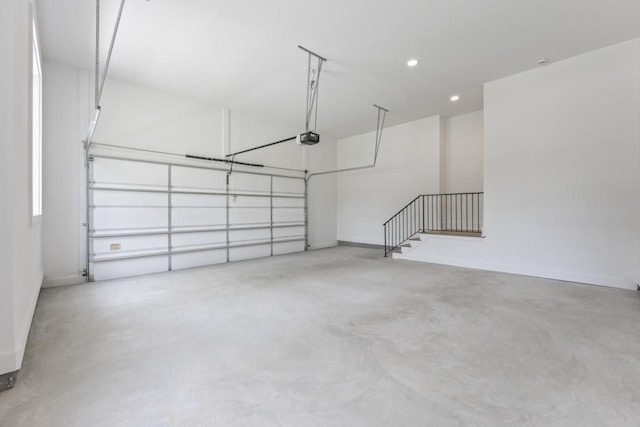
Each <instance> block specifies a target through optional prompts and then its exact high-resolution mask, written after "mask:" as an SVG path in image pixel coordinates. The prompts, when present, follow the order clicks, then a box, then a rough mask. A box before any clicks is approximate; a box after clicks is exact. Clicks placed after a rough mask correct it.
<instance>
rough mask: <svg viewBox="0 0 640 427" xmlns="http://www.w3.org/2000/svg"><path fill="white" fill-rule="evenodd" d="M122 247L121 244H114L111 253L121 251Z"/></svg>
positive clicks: (110, 246) (111, 246)
mask: <svg viewBox="0 0 640 427" xmlns="http://www.w3.org/2000/svg"><path fill="white" fill-rule="evenodd" d="M121 247H122V245H121V244H120V243H112V244H111V245H109V250H111V251H119V250H120V248H121Z"/></svg>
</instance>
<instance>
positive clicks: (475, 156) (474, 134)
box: [442, 111, 484, 193]
mask: <svg viewBox="0 0 640 427" xmlns="http://www.w3.org/2000/svg"><path fill="white" fill-rule="evenodd" d="M443 133H444V140H445V144H444V150H443V153H442V160H443V161H442V167H443V171H444V177H443V182H442V192H443V193H471V192H480V191H482V188H483V173H484V171H483V170H484V114H483V112H482V111H476V112H473V113H469V114H463V115H460V116H454V117H449V118H447V119H445V123H444V132H443Z"/></svg>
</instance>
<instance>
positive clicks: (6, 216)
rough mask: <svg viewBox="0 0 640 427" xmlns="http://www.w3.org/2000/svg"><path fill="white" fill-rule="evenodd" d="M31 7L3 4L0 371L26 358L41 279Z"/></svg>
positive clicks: (21, 1) (16, 1)
mask: <svg viewBox="0 0 640 427" xmlns="http://www.w3.org/2000/svg"><path fill="white" fill-rule="evenodd" d="M31 11H32V5H31V4H30V3H29V2H28V1H25V0H11V1H7V2H3V3H2V5H0V70H1V73H2V74H0V81H1V82H0V138H1V139H2V141H3V142H2V144H0V145H1V146H2V147H1V148H0V170H2V172H0V173H1V174H2V175H1V176H2V178H1V179H0V203H1V204H2V207H1V209H0V211H2V213H1V214H0V238H1V239H2V242H3V244H2V245H1V246H2V247H1V248H0V258H1V259H2V261H0V374H3V373H7V372H11V371H15V370H18V369H19V368H20V366H21V364H22V357H23V355H24V350H25V346H26V341H27V336H28V334H29V328H30V326H31V320H32V318H33V312H34V310H35V305H36V300H37V297H38V294H39V290H40V285H41V283H42V265H41V262H42V261H41V260H42V258H41V246H40V245H41V228H40V223H39V221H38V220H36V221H32V216H31V178H30V176H31V167H30V164H31V150H30V146H31V130H30V129H31V121H30V114H29V111H30V95H31V90H30V87H31V68H30V67H31Z"/></svg>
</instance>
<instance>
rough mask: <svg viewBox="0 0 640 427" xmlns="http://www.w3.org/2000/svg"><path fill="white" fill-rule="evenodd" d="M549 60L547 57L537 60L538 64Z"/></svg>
mask: <svg viewBox="0 0 640 427" xmlns="http://www.w3.org/2000/svg"><path fill="white" fill-rule="evenodd" d="M547 62H549V58H541V59H539V60H538V65H544V64H546V63H547Z"/></svg>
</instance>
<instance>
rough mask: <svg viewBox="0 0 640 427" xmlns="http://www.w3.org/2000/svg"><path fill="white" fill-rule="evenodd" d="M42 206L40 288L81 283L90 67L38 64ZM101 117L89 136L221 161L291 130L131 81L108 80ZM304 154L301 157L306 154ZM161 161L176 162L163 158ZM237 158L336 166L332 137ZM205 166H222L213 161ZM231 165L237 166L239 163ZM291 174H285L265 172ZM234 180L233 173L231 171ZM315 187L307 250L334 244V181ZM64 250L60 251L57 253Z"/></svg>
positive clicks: (281, 164) (295, 165)
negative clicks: (45, 210)
mask: <svg viewBox="0 0 640 427" xmlns="http://www.w3.org/2000/svg"><path fill="white" fill-rule="evenodd" d="M44 68H45V76H46V79H45V88H44V89H45V94H47V95H48V96H46V97H45V123H44V138H45V140H46V145H47V150H46V152H45V165H46V166H47V167H46V168H45V180H46V181H47V183H48V185H47V186H46V187H45V205H47V204H49V205H51V215H50V216H48V217H47V218H46V220H45V224H44V236H45V237H44V240H45V247H44V252H45V259H44V263H45V275H46V277H45V285H46V286H58V285H66V284H72V283H80V282H82V281H84V278H83V277H82V276H81V273H80V272H81V270H82V269H84V268H85V264H86V260H85V248H86V243H85V229H84V227H82V226H81V224H82V223H84V222H85V216H86V214H85V188H84V181H85V172H84V168H83V151H82V148H81V144H80V140H81V139H83V138H84V136H85V133H86V129H87V126H88V123H89V121H90V120H91V118H92V105H93V100H92V83H91V82H92V79H91V75H90V73H89V71H87V70H81V69H77V68H74V67H69V66H66V65H63V64H59V63H55V62H53V61H45V64H44ZM101 106H102V114H101V116H100V122H99V125H98V127H97V130H96V133H95V137H94V141H96V142H98V143H104V144H114V145H120V146H125V147H133V148H138V149H143V150H155V151H163V152H167V153H176V154H193V155H200V156H207V157H217V158H221V157H224V155H225V154H226V153H227V152H228V151H237V150H240V149H244V148H248V147H251V146H255V145H260V144H263V143H267V142H270V141H272V140H275V139H282V138H284V137H289V136H293V135H294V134H295V133H296V132H297V131H298V129H297V128H292V127H291V126H286V125H283V124H281V123H277V122H276V121H273V120H267V119H264V118H260V117H255V116H252V115H251V114H249V113H246V112H238V111H231V112H229V111H225V110H223V109H221V108H219V107H216V106H212V105H210V104H207V103H205V102H202V101H197V100H192V99H185V98H184V97H181V96H176V95H174V94H171V93H165V92H162V91H158V90H155V89H152V88H146V87H142V86H139V85H133V84H131V83H129V82H127V81H123V80H121V79H117V78H115V77H110V78H109V79H108V81H107V83H106V85H105V89H104V92H103V98H102V101H101ZM96 150H97V151H96V152H99V151H100V150H102V152H103V153H104V152H107V151H110V154H116V155H119V156H122V155H125V156H132V157H138V158H140V157H142V158H145V157H146V158H150V156H151V157H153V158H157V157H158V156H154V155H151V154H141V153H129V152H126V151H122V150H114V149H108V148H100V147H96ZM305 153H306V154H305ZM162 160H164V161H176V160H177V161H179V159H176V157H169V156H165V157H164V158H162ZM237 160H242V161H248V162H256V163H260V164H266V165H269V166H276V167H281V168H295V169H298V170H303V169H305V168H307V167H309V168H314V167H318V168H323V169H324V168H331V167H333V166H335V140H332V139H331V138H330V137H329V138H327V137H325V138H323V141H322V143H321V144H320V145H318V146H317V147H310V148H301V147H297V146H296V145H295V143H293V142H291V143H288V144H282V145H280V146H275V147H273V148H270V149H266V150H261V151H258V152H254V153H249V154H247V155H242V156H239V157H238V159H237ZM212 165H216V166H224V164H217V163H213V164H212ZM237 170H238V171H239V170H242V168H241V167H239V168H237ZM269 171H270V172H274V173H284V174H291V173H292V172H290V171H282V170H280V169H269ZM231 178H232V182H231V184H232V185H234V180H236V175H232V177H231ZM323 182H324V184H322V185H320V184H318V185H316V186H314V187H313V188H312V189H311V190H310V191H311V198H312V199H313V200H315V201H316V202H315V203H314V204H313V206H311V209H310V217H312V218H314V217H315V218H317V219H318V221H313V220H311V222H310V233H309V234H310V244H311V247H312V248H313V247H323V246H328V245H335V244H336V237H335V233H336V231H335V210H336V208H335V206H336V204H335V203H336V202H335V182H334V183H333V186H332V183H331V181H330V180H325V181H323ZM61 247H63V248H64V250H60V248H61Z"/></svg>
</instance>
